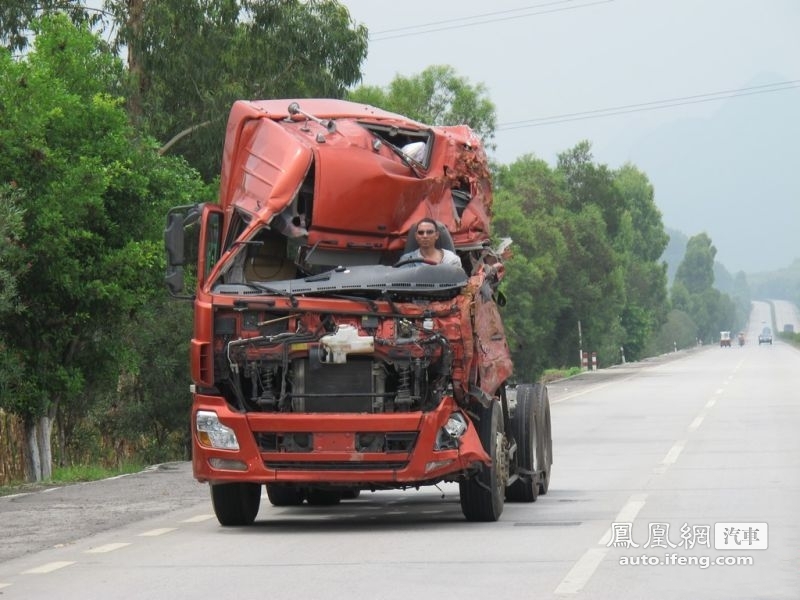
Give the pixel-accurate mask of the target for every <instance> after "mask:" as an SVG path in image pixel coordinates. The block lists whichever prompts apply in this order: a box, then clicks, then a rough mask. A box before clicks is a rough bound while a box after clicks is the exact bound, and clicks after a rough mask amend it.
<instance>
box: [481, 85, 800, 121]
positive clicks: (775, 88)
mask: <svg viewBox="0 0 800 600" xmlns="http://www.w3.org/2000/svg"><path fill="white" fill-rule="evenodd" d="M799 87H800V79H794V80H790V81H782V82H778V83H769V84H765V85H755V86H751V87H745V88H738V89H733V90H722V91H719V92H709V93H706V94H695V95H692V96H681V97H677V98H667V99H664V100H654V101H651V102H641V103H639V104H625V105H622V106H613V107H609V108H598V109H595V110H587V111H584V112H575V113H565V114H561V115H551V116H549V117H539V118H534V119H525V120H522V121H509V122H508V123H500V124H498V125H497V128H496V131H508V130H511V129H523V128H526V127H541V126H543V125H555V124H558V123H567V122H569V121H583V120H586V119H599V118H602V117H611V116H615V115H624V114H629V113H635V112H645V111H650V110H658V109H661V108H673V107H676V106H684V105H687V104H698V103H700V102H714V101H717V100H725V99H727V98H736V97H738V96H752V95H754V94H768V93H771V92H782V91H785V90H791V89H796V88H799Z"/></svg>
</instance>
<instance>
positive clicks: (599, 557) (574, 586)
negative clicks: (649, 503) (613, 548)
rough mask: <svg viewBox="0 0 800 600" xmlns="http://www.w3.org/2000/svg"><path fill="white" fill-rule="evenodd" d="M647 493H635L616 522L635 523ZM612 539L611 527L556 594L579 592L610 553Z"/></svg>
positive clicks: (563, 581)
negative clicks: (609, 546)
mask: <svg viewBox="0 0 800 600" xmlns="http://www.w3.org/2000/svg"><path fill="white" fill-rule="evenodd" d="M646 500H647V494H634V495H633V496H631V497H630V498H629V499H628V501H627V502H626V503H625V505H624V506H623V507H622V510H620V511H619V514H618V515H617V518H616V519H614V522H615V523H633V521H634V520H635V519H636V515H638V514H639V511H640V510H642V508H643V507H644V504H645V501H646ZM610 541H611V528H609V529H607V530H606V532H605V533H604V534H603V536H602V537H601V538H600V540H599V541H598V542H597V545H598V546H599V547H595V548H589V549H588V550H587V551H586V552H585V553H584V554H583V556H581V557H580V558H579V559H578V561H577V562H576V563H575V564H574V565H573V566H572V568H571V569H570V570H569V573H567V575H566V576H565V577H564V579H562V580H561V583H559V584H558V587H557V588H556V589H555V593H556V594H559V595H560V594H577V593H578V592H580V591H581V590H582V589H583V586H585V585H586V583H587V582H588V581H589V579H591V577H592V575H594V572H595V571H596V570H597V567H599V566H600V563H602V562H603V559H604V558H605V557H606V554H608V551H609V548H608V543H609V542H610Z"/></svg>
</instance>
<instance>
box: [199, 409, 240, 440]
mask: <svg viewBox="0 0 800 600" xmlns="http://www.w3.org/2000/svg"><path fill="white" fill-rule="evenodd" d="M194 422H195V430H196V431H197V439H198V440H199V441H200V444H202V445H203V446H208V447H209V448H220V449H222V450H238V449H239V440H237V439H236V434H235V433H234V431H233V429H231V428H230V427H227V426H225V425H223V424H222V423H220V422H219V417H218V416H217V413H215V412H212V411H209V410H198V411H197V415H196V416H195V419H194Z"/></svg>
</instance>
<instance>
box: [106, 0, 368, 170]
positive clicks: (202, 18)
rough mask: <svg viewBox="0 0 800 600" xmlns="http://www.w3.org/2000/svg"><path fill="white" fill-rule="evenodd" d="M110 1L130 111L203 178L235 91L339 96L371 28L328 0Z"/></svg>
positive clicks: (217, 151) (215, 164)
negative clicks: (126, 69)
mask: <svg viewBox="0 0 800 600" xmlns="http://www.w3.org/2000/svg"><path fill="white" fill-rule="evenodd" d="M107 5H108V6H109V8H110V9H111V11H112V12H113V14H114V15H115V19H116V23H117V25H118V26H119V27H120V30H119V31H120V35H119V37H118V38H117V40H116V43H117V46H118V47H119V46H121V45H125V46H126V47H127V51H128V58H129V66H130V75H131V79H132V81H131V85H132V87H131V94H130V108H131V112H132V114H133V116H134V118H135V119H136V121H137V123H138V124H139V126H140V127H142V128H143V129H144V130H145V131H147V132H149V133H150V134H151V135H153V136H154V137H156V138H158V139H159V140H162V142H164V143H166V142H167V141H169V140H171V139H173V138H174V136H180V135H181V134H183V133H185V132H188V131H191V132H192V133H191V135H190V136H186V137H183V138H182V139H181V140H180V141H179V142H178V143H177V145H175V146H174V147H173V148H172V149H171V151H172V152H178V153H180V154H181V155H183V156H184V157H185V158H186V159H187V160H188V161H189V162H190V164H192V165H193V166H194V167H195V168H197V169H198V170H200V172H201V173H202V174H203V175H204V177H205V178H206V180H207V181H211V180H212V179H213V178H214V177H215V176H216V175H217V174H218V173H219V171H220V165H221V153H222V152H221V150H222V146H223V141H224V134H225V124H226V119H227V115H228V112H229V110H230V106H231V104H232V103H233V102H234V100H238V99H241V98H247V99H250V98H253V99H258V98H295V97H296V98H302V97H309V96H322V97H334V98H341V97H343V96H344V94H345V91H346V89H347V88H348V87H349V86H351V85H353V84H354V83H356V82H357V81H358V80H359V79H360V78H361V72H360V67H361V63H362V62H363V60H364V59H365V58H366V54H367V30H366V28H365V27H363V26H356V25H354V24H353V23H352V21H351V19H350V15H349V13H348V11H347V9H346V8H345V7H344V6H342V5H341V4H340V3H339V2H335V1H333V0H311V1H306V2H301V1H300V0H258V1H248V0H239V1H237V0H160V1H159V2H143V3H141V4H140V6H141V12H140V13H136V14H132V13H131V12H130V11H131V6H132V4H131V3H129V2H127V1H126V0H111V1H109V2H107Z"/></svg>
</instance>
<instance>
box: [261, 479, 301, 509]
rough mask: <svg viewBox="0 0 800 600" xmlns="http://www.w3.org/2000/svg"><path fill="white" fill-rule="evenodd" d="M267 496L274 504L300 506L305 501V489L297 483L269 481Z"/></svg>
mask: <svg viewBox="0 0 800 600" xmlns="http://www.w3.org/2000/svg"><path fill="white" fill-rule="evenodd" d="M267 498H268V499H269V501H270V504H272V506H298V505H300V504H302V503H303V498H304V496H303V491H302V490H301V489H300V488H298V487H297V486H296V485H291V484H281V483H268V484H267Z"/></svg>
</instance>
